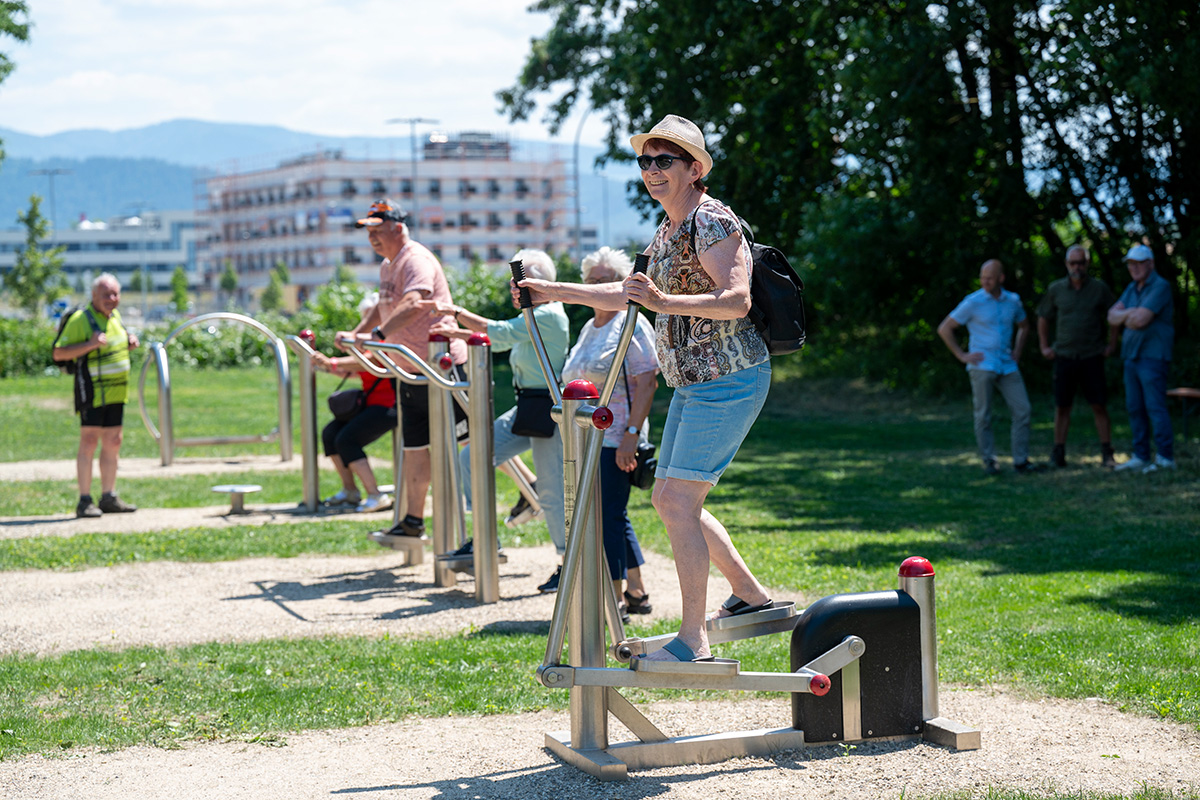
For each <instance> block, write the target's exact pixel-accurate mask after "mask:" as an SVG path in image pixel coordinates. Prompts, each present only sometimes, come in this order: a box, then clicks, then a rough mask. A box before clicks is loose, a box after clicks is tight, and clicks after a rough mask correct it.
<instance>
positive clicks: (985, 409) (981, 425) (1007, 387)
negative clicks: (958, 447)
mask: <svg viewBox="0 0 1200 800" xmlns="http://www.w3.org/2000/svg"><path fill="white" fill-rule="evenodd" d="M967 376H968V377H970V379H971V397H972V399H973V401H974V408H975V444H976V445H977V446H978V447H979V457H980V458H982V459H983V460H984V462H985V463H986V462H988V461H995V460H996V439H995V437H994V436H992V395H993V394H995V392H997V391H998V392H1000V396H1001V397H1003V398H1004V402H1005V403H1007V404H1008V410H1009V411H1010V412H1012V431H1011V438H1012V460H1013V464H1024V463H1025V462H1026V461H1028V460H1029V426H1030V421H1031V420H1032V419H1033V408H1032V407H1031V406H1030V405H1029V394H1028V393H1027V392H1026V391H1025V380H1024V379H1023V378H1022V377H1021V373H1020V372H1019V371H1017V372H1010V373H1008V374H1007V375H998V374H996V373H995V372H992V371H991V370H986V369H972V370H967Z"/></svg>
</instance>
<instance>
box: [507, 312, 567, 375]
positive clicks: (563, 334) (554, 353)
mask: <svg viewBox="0 0 1200 800" xmlns="http://www.w3.org/2000/svg"><path fill="white" fill-rule="evenodd" d="M533 319H534V322H536V323H537V327H538V333H540V334H541V335H542V344H544V345H545V346H546V355H547V356H549V358H550V365H551V366H552V367H553V368H554V371H555V372H556V373H561V372H562V368H563V363H564V362H565V361H566V360H567V349H568V348H569V347H570V346H571V325H570V322H569V321H568V320H567V312H566V310H565V309H563V304H562V303H542V304H541V305H537V306H534V307H533ZM487 335H488V338H489V339H491V340H492V350H493V351H495V352H502V351H504V350H511V351H512V352H511V353H509V355H508V363H509V364H510V365H511V366H512V373H513V385H515V386H516V387H517V388H520V389H545V388H546V379H545V378H544V377H543V376H542V365H541V364H540V363H538V355H537V350H535V349H534V347H533V342H532V341H531V340H530V339H529V329H528V328H527V327H525V314H524V313H522V314H520V315H519V316H516V317H513V318H512V319H510V320H505V321H503V322H495V321H493V322H489V323H488V328H487Z"/></svg>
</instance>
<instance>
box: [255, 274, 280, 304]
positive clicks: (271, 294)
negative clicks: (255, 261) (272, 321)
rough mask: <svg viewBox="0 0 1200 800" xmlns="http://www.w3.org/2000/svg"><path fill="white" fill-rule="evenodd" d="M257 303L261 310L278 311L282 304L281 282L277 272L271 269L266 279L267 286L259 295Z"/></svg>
mask: <svg viewBox="0 0 1200 800" xmlns="http://www.w3.org/2000/svg"><path fill="white" fill-rule="evenodd" d="M258 305H259V308H261V309H262V310H263V311H278V310H279V309H280V308H281V307H282V306H283V283H282V282H281V281H280V279H279V273H278V272H275V271H272V272H271V278H270V280H268V281H267V288H266V289H263V293H262V294H261V295H259V298H258Z"/></svg>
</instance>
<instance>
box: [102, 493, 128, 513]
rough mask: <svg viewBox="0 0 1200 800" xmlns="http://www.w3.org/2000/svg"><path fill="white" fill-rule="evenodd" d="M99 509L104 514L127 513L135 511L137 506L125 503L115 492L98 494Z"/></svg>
mask: <svg viewBox="0 0 1200 800" xmlns="http://www.w3.org/2000/svg"><path fill="white" fill-rule="evenodd" d="M100 510H101V511H103V512H104V513H105V514H129V513H131V512H134V511H137V506H135V505H133V504H132V503H126V502H125V501H124V500H122V499H121V498H119V497H117V496H116V495H115V494H102V495H100Z"/></svg>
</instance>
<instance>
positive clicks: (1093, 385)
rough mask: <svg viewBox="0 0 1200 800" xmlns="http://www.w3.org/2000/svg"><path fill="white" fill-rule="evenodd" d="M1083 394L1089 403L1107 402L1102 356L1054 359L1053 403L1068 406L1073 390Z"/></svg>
mask: <svg viewBox="0 0 1200 800" xmlns="http://www.w3.org/2000/svg"><path fill="white" fill-rule="evenodd" d="M1077 389H1078V390H1079V391H1080V392H1081V393H1082V394H1083V399H1084V400H1087V401H1088V404H1089V405H1093V406H1102V405H1104V404H1105V403H1107V402H1108V385H1107V381H1106V380H1105V378H1104V356H1092V357H1091V358H1063V357H1062V356H1059V357H1057V358H1055V359H1054V404H1055V405H1056V406H1058V407H1059V408H1070V407H1071V405H1072V404H1074V402H1075V391H1076V390H1077Z"/></svg>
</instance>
